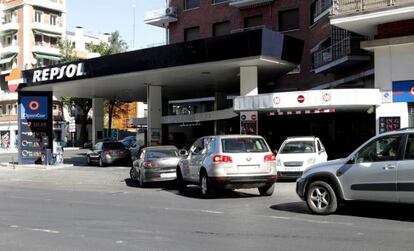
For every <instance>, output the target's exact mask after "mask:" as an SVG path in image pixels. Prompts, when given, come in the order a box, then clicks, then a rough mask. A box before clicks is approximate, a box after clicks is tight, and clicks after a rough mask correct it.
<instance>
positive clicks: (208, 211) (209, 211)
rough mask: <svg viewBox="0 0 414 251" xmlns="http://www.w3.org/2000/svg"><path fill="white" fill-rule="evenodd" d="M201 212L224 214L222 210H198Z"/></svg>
mask: <svg viewBox="0 0 414 251" xmlns="http://www.w3.org/2000/svg"><path fill="white" fill-rule="evenodd" d="M200 211H201V212H203V213H209V214H224V213H223V212H220V211H211V210H200Z"/></svg>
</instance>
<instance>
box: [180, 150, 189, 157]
mask: <svg viewBox="0 0 414 251" xmlns="http://www.w3.org/2000/svg"><path fill="white" fill-rule="evenodd" d="M178 154H179V155H180V156H182V157H186V156H188V152H187V150H185V149H181V150H180V151H179V152H178Z"/></svg>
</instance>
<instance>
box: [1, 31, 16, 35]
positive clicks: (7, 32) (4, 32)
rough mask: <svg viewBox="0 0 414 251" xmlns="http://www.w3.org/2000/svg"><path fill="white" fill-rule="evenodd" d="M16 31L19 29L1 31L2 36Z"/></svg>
mask: <svg viewBox="0 0 414 251" xmlns="http://www.w3.org/2000/svg"><path fill="white" fill-rule="evenodd" d="M16 33H17V30H5V31H3V32H0V36H10V35H13V34H16Z"/></svg>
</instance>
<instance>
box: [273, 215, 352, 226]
mask: <svg viewBox="0 0 414 251" xmlns="http://www.w3.org/2000/svg"><path fill="white" fill-rule="evenodd" d="M270 217H271V218H272V219H278V220H292V221H301V222H307V223H316V224H333V225H343V226H352V225H353V224H352V223H347V222H333V221H326V220H309V219H303V218H290V217H282V216H270Z"/></svg>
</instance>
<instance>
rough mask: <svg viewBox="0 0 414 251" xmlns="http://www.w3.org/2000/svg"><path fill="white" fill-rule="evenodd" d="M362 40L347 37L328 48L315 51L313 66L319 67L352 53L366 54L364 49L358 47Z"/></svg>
mask: <svg viewBox="0 0 414 251" xmlns="http://www.w3.org/2000/svg"><path fill="white" fill-rule="evenodd" d="M360 41H362V38H359V37H347V38H345V39H343V40H341V41H339V42H337V43H335V44H333V45H331V46H330V47H328V48H325V49H322V50H319V51H316V52H314V53H313V68H314V69H317V68H319V67H321V66H324V65H327V64H329V63H331V62H334V61H335V60H338V59H340V58H343V57H345V56H348V55H351V54H358V55H362V54H364V53H365V52H364V51H362V50H361V49H358V47H359V42H360Z"/></svg>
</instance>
